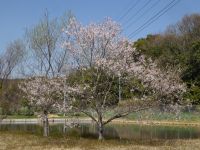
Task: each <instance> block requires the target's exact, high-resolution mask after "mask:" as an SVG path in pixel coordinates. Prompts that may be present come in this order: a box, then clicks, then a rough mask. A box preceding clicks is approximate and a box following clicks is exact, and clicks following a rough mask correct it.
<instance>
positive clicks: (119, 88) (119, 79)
mask: <svg viewBox="0 0 200 150" xmlns="http://www.w3.org/2000/svg"><path fill="white" fill-rule="evenodd" d="M118 86H119V87H118V90H119V93H118V94H119V95H118V96H119V102H121V99H122V96H121V93H122V91H121V74H120V72H119V74H118Z"/></svg>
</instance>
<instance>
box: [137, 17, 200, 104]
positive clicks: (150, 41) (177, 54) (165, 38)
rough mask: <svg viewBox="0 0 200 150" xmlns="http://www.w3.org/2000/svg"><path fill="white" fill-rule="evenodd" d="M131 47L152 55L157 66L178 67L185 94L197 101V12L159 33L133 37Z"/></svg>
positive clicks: (199, 30)
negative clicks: (134, 38)
mask: <svg viewBox="0 0 200 150" xmlns="http://www.w3.org/2000/svg"><path fill="white" fill-rule="evenodd" d="M134 46H136V47H137V49H138V50H141V52H142V53H144V54H145V55H147V56H149V57H152V58H153V59H155V60H156V61H158V64H159V66H160V67H161V68H165V67H166V66H168V67H171V68H176V69H180V70H181V76H182V79H183V80H184V82H185V83H187V86H188V93H187V94H186V95H185V98H186V99H189V100H190V101H191V102H192V103H193V104H200V93H199V92H200V15H199V14H193V15H189V16H188V15H187V16H185V17H184V18H183V19H182V20H181V21H180V22H178V23H177V24H175V25H170V26H169V27H168V28H167V29H166V31H165V32H164V33H162V34H156V35H148V36H147V37H146V38H142V39H139V40H137V41H136V42H135V43H134Z"/></svg>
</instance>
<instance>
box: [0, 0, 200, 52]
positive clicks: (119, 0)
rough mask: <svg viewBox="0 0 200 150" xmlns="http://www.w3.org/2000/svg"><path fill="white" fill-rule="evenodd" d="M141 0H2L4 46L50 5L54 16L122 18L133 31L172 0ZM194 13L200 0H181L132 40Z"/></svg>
mask: <svg viewBox="0 0 200 150" xmlns="http://www.w3.org/2000/svg"><path fill="white" fill-rule="evenodd" d="M138 1H139V2H138V3H137V0H0V50H3V49H4V48H5V47H6V45H7V44H8V43H9V42H10V41H12V40H15V39H17V38H21V37H23V36H24V31H25V29H26V28H27V27H31V26H33V25H34V24H36V23H37V22H38V21H39V20H40V18H41V17H42V16H43V14H44V12H45V10H46V9H47V10H48V12H49V13H50V17H59V16H61V15H63V13H64V12H66V11H68V10H71V11H72V12H73V13H74V14H75V16H76V17H77V18H78V19H79V21H81V22H82V23H84V24H87V23H89V22H95V21H101V20H103V19H104V18H105V17H111V18H113V19H114V20H116V21H119V23H120V24H121V25H122V28H124V34H125V35H129V34H130V33H131V32H133V31H135V30H136V29H137V28H138V27H140V26H141V25H143V24H144V23H145V21H147V20H148V19H149V18H151V17H152V16H153V15H154V14H155V13H156V12H158V11H159V10H160V9H162V8H163V7H165V6H166V5H167V4H168V3H170V2H171V1H172V0H138ZM148 1H149V2H148ZM136 3H137V4H136ZM145 4H146V7H144V5H145ZM134 5H135V8H134V9H131V11H129V13H128V14H127V15H126V16H125V17H123V18H122V19H120V20H119V18H120V16H122V15H123V14H125V13H126V11H127V10H129V8H131V7H133V6H134ZM141 8H143V9H141ZM150 8H151V9H150ZM145 12H146V13H145ZM191 13H200V0H180V2H179V3H178V4H177V5H175V6H174V7H173V8H172V9H170V10H169V11H168V12H167V13H166V14H165V15H163V16H162V17H160V18H159V19H158V20H156V21H155V22H154V23H153V24H151V25H150V26H148V27H147V28H145V29H144V30H143V31H142V32H140V33H138V34H137V35H135V36H134V37H132V40H136V39H138V38H140V37H144V36H145V35H147V34H150V33H159V32H162V31H164V29H165V28H166V26H168V25H169V24H172V23H176V22H177V21H179V20H180V19H181V18H182V17H183V16H184V15H185V14H191ZM142 14H144V15H142ZM131 21H132V22H133V23H132V22H131ZM128 24H130V26H129V28H127V25H128Z"/></svg>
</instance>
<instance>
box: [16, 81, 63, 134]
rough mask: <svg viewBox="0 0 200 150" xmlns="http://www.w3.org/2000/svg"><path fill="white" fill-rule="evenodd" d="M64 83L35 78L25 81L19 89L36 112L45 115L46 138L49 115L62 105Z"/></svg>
mask: <svg viewBox="0 0 200 150" xmlns="http://www.w3.org/2000/svg"><path fill="white" fill-rule="evenodd" d="M61 83H62V81H61V80H60V79H58V78H53V79H48V78H46V77H34V78H30V79H25V80H24V81H23V82H22V83H21V84H20V85H19V88H20V89H21V90H22V92H23V95H24V96H25V98H26V99H27V100H28V102H29V103H30V105H31V106H33V107H34V108H35V110H36V111H39V112H41V111H42V114H43V127H44V136H48V135H49V121H48V113H49V112H50V111H51V110H52V109H55V108H60V105H61V104H62V101H61V100H62V97H63V92H62V91H61V86H62V85H63V84H61Z"/></svg>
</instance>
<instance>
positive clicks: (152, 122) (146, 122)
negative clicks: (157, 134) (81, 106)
mask: <svg viewBox="0 0 200 150" xmlns="http://www.w3.org/2000/svg"><path fill="white" fill-rule="evenodd" d="M65 122H67V123H71V122H80V123H94V122H93V121H92V120H91V119H90V118H75V119H74V118H66V119H65V118H49V123H50V124H54V123H65ZM20 123H25V124H26V123H27V124H40V123H42V120H41V119H38V118H31V119H27V118H24V119H4V120H2V121H1V122H0V124H20ZM110 123H111V124H112V123H114V124H115V123H117V124H138V125H168V126H170V125H174V126H178V125H181V126H200V122H199V123H198V122H186V121H166V120H163V121H157V120H127V119H116V120H113V121H112V122H110Z"/></svg>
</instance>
